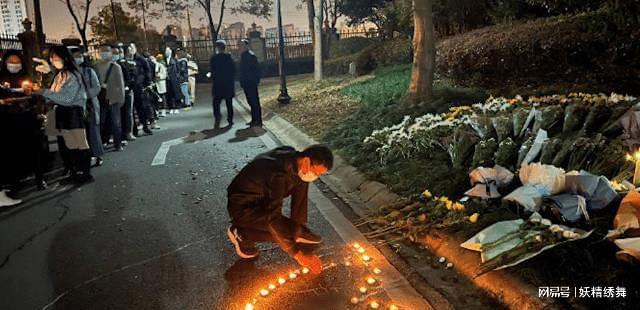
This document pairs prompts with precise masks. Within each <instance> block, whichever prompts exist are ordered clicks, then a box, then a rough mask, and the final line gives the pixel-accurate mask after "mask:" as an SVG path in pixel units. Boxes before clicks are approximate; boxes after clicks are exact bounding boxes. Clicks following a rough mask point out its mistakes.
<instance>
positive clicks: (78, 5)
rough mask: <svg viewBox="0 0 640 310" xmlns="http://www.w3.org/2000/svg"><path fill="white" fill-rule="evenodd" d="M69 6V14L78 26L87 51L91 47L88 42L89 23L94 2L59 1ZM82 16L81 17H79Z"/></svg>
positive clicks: (87, 0)
mask: <svg viewBox="0 0 640 310" xmlns="http://www.w3.org/2000/svg"><path fill="white" fill-rule="evenodd" d="M59 1H60V2H62V3H64V4H66V5H67V9H68V10H69V14H71V17H72V18H73V22H74V23H75V24H76V29H77V30H78V33H79V34H80V39H81V40H82V45H84V48H85V49H87V48H88V47H89V41H88V40H87V22H88V21H89V11H90V10H91V4H92V3H93V0H59ZM78 15H80V16H81V17H78Z"/></svg>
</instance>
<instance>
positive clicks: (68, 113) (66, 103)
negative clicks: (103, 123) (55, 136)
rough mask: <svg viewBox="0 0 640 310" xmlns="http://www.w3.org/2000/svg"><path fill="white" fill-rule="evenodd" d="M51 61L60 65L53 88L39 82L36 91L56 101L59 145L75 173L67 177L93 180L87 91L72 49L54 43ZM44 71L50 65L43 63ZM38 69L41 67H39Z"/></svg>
mask: <svg viewBox="0 0 640 310" xmlns="http://www.w3.org/2000/svg"><path fill="white" fill-rule="evenodd" d="M49 63H51V64H52V65H53V67H54V68H55V69H56V74H55V77H54V79H53V83H52V84H51V87H50V88H49V89H42V88H40V86H38V85H37V84H35V85H33V86H32V91H33V92H34V93H36V94H39V95H41V96H43V97H44V98H45V99H47V100H49V101H51V102H52V103H53V104H54V105H55V123H56V124H55V125H56V129H57V130H58V132H59V140H58V141H59V143H58V145H59V147H60V148H61V152H65V153H67V154H68V155H67V161H68V165H69V167H70V168H71V177H70V178H69V179H67V181H70V182H74V183H77V184H82V183H87V182H92V181H93V176H91V173H90V172H91V150H90V149H89V143H88V142H87V135H86V127H85V113H86V101H87V93H86V90H85V89H86V87H85V86H84V83H83V81H82V73H81V72H80V71H79V70H78V67H77V66H76V64H75V61H74V59H73V57H72V56H71V53H70V52H69V50H68V49H67V48H66V47H64V46H54V47H52V48H51V50H50V52H49ZM41 66H43V67H44V68H41V69H40V70H41V71H48V65H41ZM36 69H37V70H38V68H36Z"/></svg>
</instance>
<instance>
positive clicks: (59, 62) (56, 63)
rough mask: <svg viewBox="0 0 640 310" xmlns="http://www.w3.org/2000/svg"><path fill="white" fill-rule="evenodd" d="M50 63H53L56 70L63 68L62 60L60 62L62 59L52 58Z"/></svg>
mask: <svg viewBox="0 0 640 310" xmlns="http://www.w3.org/2000/svg"><path fill="white" fill-rule="evenodd" d="M51 64H53V66H54V67H55V68H56V69H58V70H61V69H62V68H64V62H62V60H52V61H51Z"/></svg>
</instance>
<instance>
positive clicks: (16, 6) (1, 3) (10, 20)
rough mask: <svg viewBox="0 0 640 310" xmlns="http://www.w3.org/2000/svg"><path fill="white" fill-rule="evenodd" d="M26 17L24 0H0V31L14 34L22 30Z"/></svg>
mask: <svg viewBox="0 0 640 310" xmlns="http://www.w3.org/2000/svg"><path fill="white" fill-rule="evenodd" d="M26 17H27V7H26V5H25V0H0V33H6V34H10V35H16V34H18V33H20V32H22V31H23V30H24V29H22V21H23V20H24V19H25V18H26Z"/></svg>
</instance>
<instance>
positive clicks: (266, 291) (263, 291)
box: [260, 289, 269, 297]
mask: <svg viewBox="0 0 640 310" xmlns="http://www.w3.org/2000/svg"><path fill="white" fill-rule="evenodd" d="M267 295H269V290H267V289H261V290H260V296H262V297H265V296H267Z"/></svg>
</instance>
